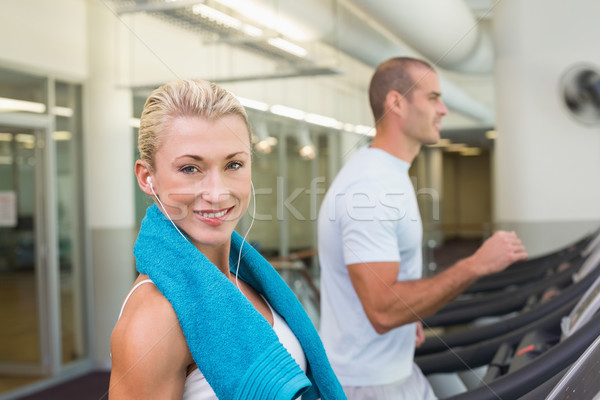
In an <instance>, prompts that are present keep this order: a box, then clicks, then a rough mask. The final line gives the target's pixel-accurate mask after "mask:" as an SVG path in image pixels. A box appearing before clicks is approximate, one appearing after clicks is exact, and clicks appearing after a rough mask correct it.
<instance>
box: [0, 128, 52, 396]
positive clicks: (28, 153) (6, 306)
mask: <svg viewBox="0 0 600 400" xmlns="http://www.w3.org/2000/svg"><path fill="white" fill-rule="evenodd" d="M42 137H43V130H41V129H34V128H22V127H15V126H8V125H2V124H0V315H1V316H2V319H3V322H2V324H0V375H5V374H7V375H16V376H19V377H20V380H12V381H5V380H3V379H0V393H2V392H4V391H6V390H10V387H6V386H16V385H18V384H19V383H28V382H30V381H33V380H36V379H39V378H40V377H43V375H44V373H45V369H46V368H45V364H46V362H47V361H46V360H45V359H44V357H43V351H42V347H43V346H44V344H43V340H42V339H43V336H42V329H41V328H42V327H41V325H40V321H41V319H40V316H41V313H42V310H41V309H40V300H41V297H40V293H42V291H41V288H40V276H39V272H40V270H41V267H40V263H41V262H42V260H43V258H42V254H41V250H42V246H40V243H41V241H40V240H41V238H42V235H43V234H42V232H43V229H42V225H41V223H42V222H41V219H40V218H39V213H40V210H41V209H42V207H43V204H41V202H42V201H43V200H42V196H41V193H40V192H39V190H38V188H39V187H40V184H41V179H40V174H39V167H40V161H41V152H40V148H39V146H38V144H39V141H40V139H41V138H42ZM3 386H4V387H3ZM19 386H20V385H19Z"/></svg>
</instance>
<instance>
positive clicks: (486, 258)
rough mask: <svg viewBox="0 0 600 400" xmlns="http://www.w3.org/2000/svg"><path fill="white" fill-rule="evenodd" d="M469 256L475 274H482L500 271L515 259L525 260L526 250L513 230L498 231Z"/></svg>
mask: <svg viewBox="0 0 600 400" xmlns="http://www.w3.org/2000/svg"><path fill="white" fill-rule="evenodd" d="M471 257H472V261H473V265H474V267H475V268H476V271H477V274H478V275H479V276H484V275H489V274H493V273H496V272H500V271H502V270H504V269H505V268H506V267H508V266H509V265H511V264H513V263H515V262H517V261H522V260H525V259H526V258H527V252H526V251H525V247H524V246H523V243H521V239H519V237H518V236H517V234H516V233H515V232H507V231H498V232H496V233H494V235H492V237H490V238H488V239H487V240H486V241H485V242H484V243H483V244H482V245H481V247H480V248H479V249H478V250H477V251H476V252H475V254H473V255H472V256H471Z"/></svg>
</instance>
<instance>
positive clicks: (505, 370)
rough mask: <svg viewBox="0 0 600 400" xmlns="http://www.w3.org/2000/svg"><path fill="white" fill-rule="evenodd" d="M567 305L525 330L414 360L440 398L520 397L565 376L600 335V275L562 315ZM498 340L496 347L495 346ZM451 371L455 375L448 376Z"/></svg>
mask: <svg viewBox="0 0 600 400" xmlns="http://www.w3.org/2000/svg"><path fill="white" fill-rule="evenodd" d="M567 308H568V307H567V306H565V307H563V308H561V309H558V310H556V311H555V312H553V313H550V314H548V315H547V316H545V317H544V318H541V319H540V321H538V323H536V324H533V325H535V326H533V327H532V326H528V327H527V329H529V331H528V332H526V333H524V334H523V332H519V333H518V334H515V335H513V337H511V335H510V334H508V335H503V336H501V337H499V338H496V339H493V340H491V341H486V342H484V343H478V344H475V345H471V346H465V347H464V348H456V349H451V350H449V351H447V352H444V354H435V355H433V357H432V356H425V357H417V358H416V360H415V361H416V362H417V364H419V366H420V367H421V369H422V370H423V373H424V374H425V375H426V376H427V377H428V379H429V380H430V382H431V383H432V387H433V388H434V391H436V394H437V395H438V397H439V398H446V399H453V400H459V399H463V400H486V399H489V400H497V399H498V398H501V399H503V400H510V399H518V398H519V397H521V396H524V395H526V394H527V393H529V392H531V391H533V390H534V389H536V388H537V387H538V386H540V385H543V384H544V383H545V382H546V381H548V380H550V379H555V377H556V376H560V374H561V373H563V372H564V371H565V369H566V368H568V367H569V366H570V365H571V364H572V363H574V362H575V361H576V360H577V358H578V357H579V356H580V355H581V354H583V352H584V351H585V350H586V349H587V348H588V347H589V346H590V345H591V344H592V342H593V341H594V340H595V339H596V338H597V337H598V336H599V335H600V318H599V317H598V310H599V309H600V277H597V278H596V279H595V280H594V282H593V284H592V285H591V286H590V287H589V289H588V290H587V291H586V293H585V294H584V295H583V296H582V297H581V298H580V299H578V300H577V302H576V304H575V305H574V307H573V308H572V310H571V311H570V312H567V313H564V314H563V316H562V317H561V318H558V319H557V314H558V313H560V312H564V310H565V309H567ZM565 315H566V317H565ZM521 331H522V329H521ZM502 340H504V341H502ZM501 341H502V342H501ZM500 342H501V343H500ZM499 343H500V344H499ZM498 344H499V345H498ZM494 346H495V349H494V350H493V351H491V349H490V347H494ZM490 352H491V353H492V356H491V357H490V356H489V354H490ZM427 358H428V360H425V359H427ZM424 361H427V362H424ZM478 367H479V368H478ZM477 369H479V370H478V371H477ZM461 370H465V371H469V372H470V374H471V378H470V380H469V379H464V378H463V379H462V381H463V385H464V387H465V388H466V389H467V390H466V391H464V390H463V391H461V390H460V388H459V387H458V386H457V385H454V384H453V383H452V382H456V377H457V376H458V375H457V371H461ZM442 373H444V374H442ZM451 377H454V379H449V378H451ZM440 378H443V379H440Z"/></svg>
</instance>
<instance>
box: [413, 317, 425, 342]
mask: <svg viewBox="0 0 600 400" xmlns="http://www.w3.org/2000/svg"><path fill="white" fill-rule="evenodd" d="M416 325H417V338H416V339H415V346H416V347H419V346H421V345H422V344H423V343H425V332H423V324H422V323H421V321H418V322H417V323H416Z"/></svg>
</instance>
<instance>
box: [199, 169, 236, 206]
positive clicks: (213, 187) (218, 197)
mask: <svg viewBox="0 0 600 400" xmlns="http://www.w3.org/2000/svg"><path fill="white" fill-rule="evenodd" d="M201 186H202V187H201V191H200V197H201V198H202V199H203V200H205V201H208V202H210V203H219V202H221V201H223V200H225V199H226V198H227V197H228V196H229V190H228V189H227V185H226V184H225V179H224V177H223V176H221V174H220V173H218V172H211V173H209V174H208V175H207V176H206V177H205V178H204V179H203V180H202V183H201Z"/></svg>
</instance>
